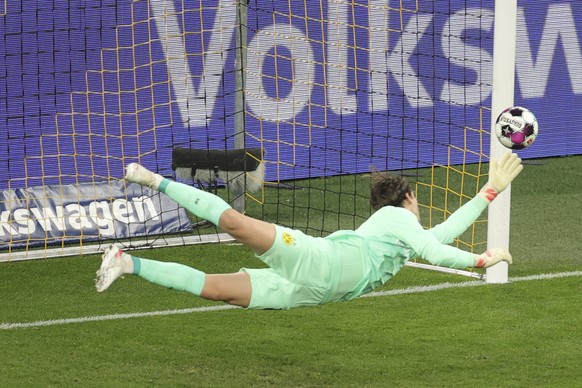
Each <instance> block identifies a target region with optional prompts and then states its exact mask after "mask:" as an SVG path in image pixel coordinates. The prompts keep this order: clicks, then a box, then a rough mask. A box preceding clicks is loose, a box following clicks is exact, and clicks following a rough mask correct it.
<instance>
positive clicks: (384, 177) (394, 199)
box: [370, 171, 412, 210]
mask: <svg viewBox="0 0 582 388" xmlns="http://www.w3.org/2000/svg"><path fill="white" fill-rule="evenodd" d="M407 193H411V194H412V186H411V185H410V183H408V181H407V180H406V179H404V178H402V177H400V176H397V175H392V174H388V173H383V172H377V171H374V172H372V180H371V184H370V206H372V209H374V210H378V209H380V208H382V207H384V206H396V207H402V202H403V201H404V199H405V197H406V194H407Z"/></svg>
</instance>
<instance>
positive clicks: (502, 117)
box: [499, 116, 524, 129]
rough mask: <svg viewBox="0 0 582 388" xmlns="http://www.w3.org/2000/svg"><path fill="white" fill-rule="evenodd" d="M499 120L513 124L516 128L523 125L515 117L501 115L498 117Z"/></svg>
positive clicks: (520, 127)
mask: <svg viewBox="0 0 582 388" xmlns="http://www.w3.org/2000/svg"><path fill="white" fill-rule="evenodd" d="M499 122H500V123H506V124H509V125H513V126H514V127H516V128H518V129H522V128H523V125H524V123H523V122H522V121H521V120H517V119H514V118H510V117H506V116H501V117H500V118H499Z"/></svg>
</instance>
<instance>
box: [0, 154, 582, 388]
mask: <svg viewBox="0 0 582 388" xmlns="http://www.w3.org/2000/svg"><path fill="white" fill-rule="evenodd" d="M539 162H540V164H537V163H536V164H529V165H526V166H525V170H524V172H523V173H522V174H521V175H520V176H519V177H518V179H517V180H516V182H515V183H514V185H513V187H512V198H513V204H512V227H511V233H512V238H511V247H510V248H511V251H512V253H513V255H514V260H515V262H514V265H512V267H511V269H510V277H511V278H512V279H514V281H512V282H511V283H510V284H504V285H479V286H470V285H473V284H472V283H467V282H475V280H471V279H467V278H463V277H459V276H455V275H446V274H440V273H434V272H430V271H423V270H418V269H413V268H405V269H404V270H403V271H402V272H401V273H400V274H398V275H397V276H396V277H395V278H394V279H393V280H392V281H391V282H389V283H388V284H387V285H385V286H384V287H383V288H382V289H381V290H380V291H393V292H392V293H388V294H387V295H383V296H376V297H369V298H360V299H358V300H355V301H351V302H344V303H335V304H329V305H325V306H321V307H314V308H302V309H295V310H290V311H246V310H243V309H222V310H215V311H212V310H211V311H203V310H196V309H200V308H203V307H211V306H223V305H220V304H216V303H211V302H207V301H204V300H201V299H199V298H196V297H194V296H191V295H189V294H186V293H179V292H175V291H171V290H166V289H163V288H161V287H159V286H155V285H152V284H148V283H147V282H145V281H143V280H141V279H138V278H134V277H131V276H129V277H126V278H125V279H121V280H119V281H118V282H116V283H115V284H114V285H113V286H112V287H111V288H110V290H108V291H107V292H105V293H103V294H98V293H97V292H95V290H94V286H93V279H94V276H95V270H96V269H97V267H98V266H99V260H100V259H99V257H98V256H97V255H92V256H83V257H71V258H57V259H49V260H39V261H28V262H11V263H0V325H1V326H0V386H1V387H19V386H26V387H30V386H103V387H116V386H119V387H122V386H123V387H142V386H159V387H165V386H168V387H177V386H282V387H287V386H358V387H360V386H369V387H385V386H397V387H455V386H458V387H466V386H474V387H494V386H504V387H505V386H507V387H523V386H555V387H570V386H580V354H582V325H580V319H581V318H580V317H581V316H582V307H580V295H581V293H582V285H581V284H582V276H581V275H582V273H581V271H582V255H581V254H580V250H579V239H580V236H582V222H581V221H580V220H581V219H582V218H581V216H580V215H581V214H582V184H581V183H580V182H582V168H580V166H582V157H581V156H576V157H567V158H552V159H544V160H541V161H539ZM138 254H139V255H140V256H144V257H148V258H154V259H159V260H168V261H177V262H181V263H184V264H187V265H192V266H195V267H197V268H200V269H202V270H204V271H207V272H230V271H237V270H238V269H239V268H240V267H242V266H247V267H256V266H261V263H260V262H259V261H258V260H257V259H255V258H254V256H253V255H252V254H251V252H249V251H248V250H247V249H246V248H244V247H242V246H238V245H201V246H190V247H180V248H164V249H155V250H144V251H140V252H139V253H138ZM543 274H549V275H551V276H553V277H551V276H550V277H549V278H545V277H544V276H540V275H543ZM560 274H562V275H563V276H562V275H560ZM566 275H567V276H566ZM518 280H520V281H518ZM444 283H454V284H452V285H449V286H447V287H442V289H437V290H433V291H427V292H420V291H421V290H422V288H421V286H427V285H437V286H438V285H442V284H444ZM455 285H456V286H455ZM403 289H404V290H407V291H408V292H405V293H399V292H398V290H403ZM185 309H193V312H189V313H183V314H180V313H178V312H183V311H184V310H185ZM190 311H192V310H190ZM148 312H160V315H154V316H140V315H139V314H143V313H148ZM129 314H138V316H136V317H128V315H129ZM67 319H80V321H82V320H83V319H84V320H85V321H84V322H70V321H66V320H67ZM63 320H64V321H63ZM43 322H44V323H43ZM67 322H68V323H67ZM27 323H32V324H33V325H32V326H31V327H26V326H25V325H23V324H27ZM19 324H20V325H21V326H18V325H19Z"/></svg>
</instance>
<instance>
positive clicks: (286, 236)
mask: <svg viewBox="0 0 582 388" xmlns="http://www.w3.org/2000/svg"><path fill="white" fill-rule="evenodd" d="M281 237H282V238H283V243H284V244H285V245H295V237H293V236H292V235H291V234H290V233H287V232H283V236H281Z"/></svg>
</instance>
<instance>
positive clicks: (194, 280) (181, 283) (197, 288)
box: [131, 256, 206, 296]
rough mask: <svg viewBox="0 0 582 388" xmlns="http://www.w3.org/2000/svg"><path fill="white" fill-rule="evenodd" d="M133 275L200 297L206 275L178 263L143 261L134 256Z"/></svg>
mask: <svg viewBox="0 0 582 388" xmlns="http://www.w3.org/2000/svg"><path fill="white" fill-rule="evenodd" d="M131 259H132V260H133V274H134V275H137V276H139V277H141V278H143V279H146V280H148V281H150V282H152V283H155V284H159V285H160V286H164V287H167V288H171V289H174V290H178V291H187V292H189V293H192V294H194V295H198V296H200V293H201V292H202V288H204V282H205V281H206V274H205V273H204V272H202V271H198V270H197V269H195V268H192V267H188V266H186V265H183V264H178V263H166V262H162V261H155V260H148V259H142V258H140V257H136V256H132V257H131Z"/></svg>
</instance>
